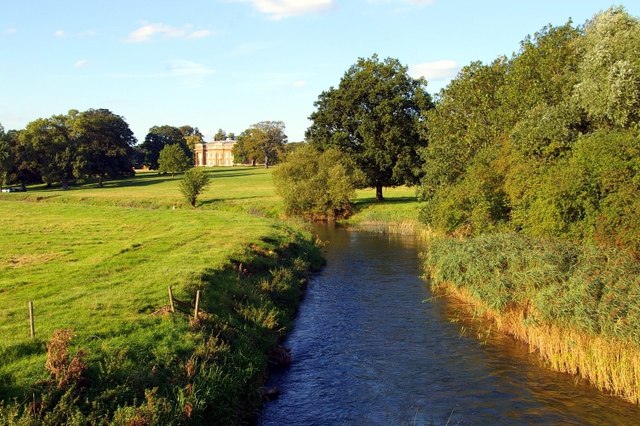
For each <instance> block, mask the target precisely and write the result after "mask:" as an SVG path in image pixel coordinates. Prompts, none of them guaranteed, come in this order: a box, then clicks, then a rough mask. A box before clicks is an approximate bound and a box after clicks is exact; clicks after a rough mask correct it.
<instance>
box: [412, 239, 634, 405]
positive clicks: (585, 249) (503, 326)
mask: <svg viewBox="0 0 640 426" xmlns="http://www.w3.org/2000/svg"><path fill="white" fill-rule="evenodd" d="M424 262H425V268H426V270H427V273H428V275H429V277H430V278H431V283H432V286H434V287H435V288H437V289H440V290H442V291H445V292H447V293H449V294H452V295H453V296H455V297H457V298H461V299H463V300H465V301H467V302H469V303H471V304H472V305H473V306H474V307H475V309H477V310H478V312H479V313H481V314H482V315H484V316H486V317H487V318H490V319H492V320H493V321H494V322H495V324H496V325H497V327H498V329H500V330H501V331H504V332H507V333H509V334H511V335H513V336H514V337H516V338H518V339H520V340H522V341H524V342H526V343H528V344H529V346H530V348H531V350H532V351H537V352H538V353H539V354H540V356H541V357H542V358H543V359H545V360H546V361H547V363H548V364H549V366H550V367H551V368H553V369H555V370H558V371H563V372H568V373H571V374H575V375H578V376H580V377H582V378H584V379H587V380H589V381H590V382H592V383H593V384H594V385H596V386H597V387H599V388H600V389H603V390H606V391H608V392H611V393H613V394H615V395H618V396H621V397H623V398H625V399H627V400H629V401H633V402H635V403H640V265H638V263H637V262H636V261H635V260H634V259H632V258H630V257H628V256H627V255H625V254H624V253H621V252H618V251H616V250H613V249H601V248H597V247H593V246H576V245H573V244H571V243H566V242H558V241H541V240H534V239H531V238H527V237H524V236H522V235H515V234H497V235H490V236H480V237H476V238H472V239H469V240H464V241H463V240H458V239H451V238H433V239H431V240H430V243H429V247H428V250H427V252H426V253H425V257H424Z"/></svg>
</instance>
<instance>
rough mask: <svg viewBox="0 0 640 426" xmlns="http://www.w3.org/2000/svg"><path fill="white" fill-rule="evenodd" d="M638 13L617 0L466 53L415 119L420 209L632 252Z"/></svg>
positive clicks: (472, 228) (450, 220)
mask: <svg viewBox="0 0 640 426" xmlns="http://www.w3.org/2000/svg"><path fill="white" fill-rule="evenodd" d="M639 45H640V22H639V21H638V19H636V18H633V17H631V16H629V15H628V14H627V12H626V11H625V10H624V9H623V8H620V7H613V8H610V9H609V10H606V11H604V12H601V13H599V14H597V15H596V16H595V17H594V18H593V19H592V20H590V21H588V22H587V23H586V24H585V25H584V26H580V27H574V26H573V25H572V23H571V22H568V23H566V24H565V25H561V26H558V27H554V26H547V27H545V28H543V29H542V30H541V31H539V32H537V33H536V34H535V35H534V36H533V37H527V38H526V39H525V40H524V41H523V42H522V43H521V48H520V51H519V52H517V53H516V54H514V55H513V56H512V57H511V58H509V59H507V58H498V59H497V60H496V61H494V62H493V63H491V64H488V65H483V64H481V63H479V62H477V63H473V64H471V65H469V66H467V67H465V68H463V69H462V71H461V72H460V73H459V75H458V77H457V78H456V79H454V80H453V81H452V82H451V83H450V84H449V85H448V86H447V87H446V88H445V89H443V90H442V91H441V92H440V94H439V96H438V98H437V102H436V105H435V109H433V110H431V111H429V112H428V113H427V115H426V120H424V122H423V132H424V135H425V136H426V135H428V137H429V146H428V147H427V148H426V149H425V150H424V151H423V159H424V164H423V167H424V174H425V176H424V179H423V181H422V188H421V198H422V200H423V206H422V212H421V217H422V220H423V221H425V222H426V223H428V224H430V225H431V226H432V227H434V228H436V229H439V230H442V231H445V232H448V233H454V234H463V235H468V234H471V235H475V234H481V233H487V232H496V231H505V230H510V231H520V232H524V233H526V234H528V235H532V236H536V237H560V238H567V239H571V240H574V241H583V242H590V243H599V244H609V245H613V246H617V247H622V248H625V249H627V250H629V251H630V252H632V253H634V254H635V255H636V256H640V237H638V236H639V235H640V213H639V212H640V204H638V203H639V202H638V200H640V168H638V164H640V151H639V147H640V145H639V144H640V133H639V132H640V113H639V112H638V111H640V50H638V46H639Z"/></svg>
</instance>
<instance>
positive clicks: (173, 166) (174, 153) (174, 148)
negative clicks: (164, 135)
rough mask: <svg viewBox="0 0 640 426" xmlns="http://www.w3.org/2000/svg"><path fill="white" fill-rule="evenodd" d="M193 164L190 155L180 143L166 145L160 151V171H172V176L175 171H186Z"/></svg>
mask: <svg viewBox="0 0 640 426" xmlns="http://www.w3.org/2000/svg"><path fill="white" fill-rule="evenodd" d="M191 166H192V164H191V161H190V160H189V157H187V156H186V155H185V154H184V151H183V150H182V148H181V147H180V145H178V144H176V143H174V144H170V145H165V147H164V148H162V151H160V156H159V157H158V171H159V172H160V173H171V176H173V175H174V174H175V173H181V172H184V171H185V170H187V169H189V168H190V167H191Z"/></svg>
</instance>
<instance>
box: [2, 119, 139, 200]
mask: <svg viewBox="0 0 640 426" xmlns="http://www.w3.org/2000/svg"><path fill="white" fill-rule="evenodd" d="M3 133H4V132H3ZM0 140H1V142H0V161H1V163H2V164H0V172H2V173H3V176H2V179H3V181H4V183H9V182H15V181H19V182H21V183H22V185H23V186H24V184H25V182H26V181H27V180H29V181H33V180H35V179H42V181H44V182H45V183H47V184H53V183H55V182H59V183H60V185H61V186H62V188H64V189H67V188H68V187H69V183H70V182H71V181H72V180H73V179H76V178H96V179H98V185H99V186H102V184H103V182H104V180H105V179H108V178H116V177H120V176H124V175H129V174H131V173H132V172H133V170H132V163H131V157H132V153H133V145H134V144H135V142H136V139H135V137H134V136H133V133H132V132H131V130H130V129H129V126H128V124H127V123H126V121H125V120H124V119H123V118H122V117H120V116H118V115H116V114H114V113H112V112H111V111H109V110H107V109H97V110H94V109H90V110H87V111H84V112H79V111H77V110H70V111H69V112H68V113H67V114H65V115H54V116H51V117H49V118H38V119H36V120H34V121H32V122H30V123H28V124H27V126H26V128H25V129H23V130H21V131H11V132H8V133H6V134H4V135H3V136H2V137H0ZM7 153H8V155H9V156H8V157H6V155H7Z"/></svg>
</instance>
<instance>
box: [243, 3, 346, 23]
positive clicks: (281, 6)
mask: <svg viewBox="0 0 640 426" xmlns="http://www.w3.org/2000/svg"><path fill="white" fill-rule="evenodd" d="M250 1H251V3H252V4H253V6H254V7H255V8H256V9H258V11H259V12H260V13H264V14H265V15H268V16H269V18H271V19H282V18H288V17H290V16H297V15H306V14H308V13H318V12H324V11H326V10H329V9H331V8H332V7H333V6H334V4H335V0H250Z"/></svg>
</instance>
